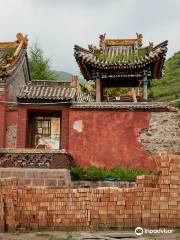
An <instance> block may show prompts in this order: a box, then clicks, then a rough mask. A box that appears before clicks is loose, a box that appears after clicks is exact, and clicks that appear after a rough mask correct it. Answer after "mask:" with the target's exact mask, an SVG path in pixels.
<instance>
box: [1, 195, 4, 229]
mask: <svg viewBox="0 0 180 240" xmlns="http://www.w3.org/2000/svg"><path fill="white" fill-rule="evenodd" d="M4 225H5V224H4V203H3V197H2V196H0V232H3V231H4Z"/></svg>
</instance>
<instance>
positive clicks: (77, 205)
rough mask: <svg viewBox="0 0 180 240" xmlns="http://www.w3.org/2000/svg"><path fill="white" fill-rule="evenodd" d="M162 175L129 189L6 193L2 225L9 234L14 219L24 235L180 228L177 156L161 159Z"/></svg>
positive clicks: (179, 163)
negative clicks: (43, 231) (38, 231)
mask: <svg viewBox="0 0 180 240" xmlns="http://www.w3.org/2000/svg"><path fill="white" fill-rule="evenodd" d="M160 170H161V175H160V176H159V177H158V176H141V177H138V178H137V181H136V186H135V187H134V188H129V189H128V188H122V189H121V188H114V187H113V188H96V189H94V188H89V189H86V188H81V189H53V188H51V189H50V188H49V189H48V188H37V187H23V188H21V189H20V188H19V189H18V191H17V196H15V195H12V194H5V193H4V194H3V198H4V200H5V201H6V203H8V204H10V205H9V206H10V207H9V209H10V210H9V211H8V214H9V215H10V216H9V218H8V221H7V220H6V221H5V222H8V224H9V226H11V228H12V229H13V228H14V229H15V227H16V226H15V224H14V219H16V222H17V224H18V227H25V228H27V229H42V228H43V229H51V230H57V229H63V230H65V229H71V230H73V229H78V230H80V229H88V228H90V227H95V228H97V227H107V226H109V227H137V226H141V227H148V228H153V227H155V228H158V227H169V228H174V227H180V155H175V154H174V155H164V156H163V157H162V158H161V159H160ZM6 188H7V186H6ZM9 188H11V185H10V187H9ZM12 190H13V189H12ZM15 197H16V203H15V204H14V206H12V204H13V201H14V200H13V199H14V198H15ZM11 206H12V209H11ZM11 210H12V211H11ZM10 219H11V221H10Z"/></svg>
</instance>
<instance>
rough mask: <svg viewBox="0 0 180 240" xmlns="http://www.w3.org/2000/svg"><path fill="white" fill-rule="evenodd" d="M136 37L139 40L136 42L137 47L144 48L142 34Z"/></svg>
mask: <svg viewBox="0 0 180 240" xmlns="http://www.w3.org/2000/svg"><path fill="white" fill-rule="evenodd" d="M136 36H137V40H136V44H137V47H142V45H143V43H142V39H143V35H142V33H136Z"/></svg>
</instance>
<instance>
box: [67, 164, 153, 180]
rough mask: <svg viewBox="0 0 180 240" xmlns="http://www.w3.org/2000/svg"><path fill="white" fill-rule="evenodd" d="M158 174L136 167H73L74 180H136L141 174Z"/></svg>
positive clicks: (72, 175)
mask: <svg viewBox="0 0 180 240" xmlns="http://www.w3.org/2000/svg"><path fill="white" fill-rule="evenodd" d="M152 174H154V175H157V173H156V172H150V171H145V170H142V169H136V168H125V167H114V168H112V169H107V168H101V167H93V166H91V167H88V168H82V167H80V166H73V167H72V168H71V178H72V179H73V180H90V181H100V180H101V181H102V180H122V181H130V182H131V181H135V180H136V177H137V176H140V175H152Z"/></svg>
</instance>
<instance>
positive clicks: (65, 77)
mask: <svg viewBox="0 0 180 240" xmlns="http://www.w3.org/2000/svg"><path fill="white" fill-rule="evenodd" d="M54 73H55V74H56V76H57V77H56V80H61V81H65V82H70V81H71V78H72V74H70V73H68V72H64V71H57V70H54ZM78 82H79V83H81V84H84V83H86V80H85V79H84V78H83V77H82V76H78Z"/></svg>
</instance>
